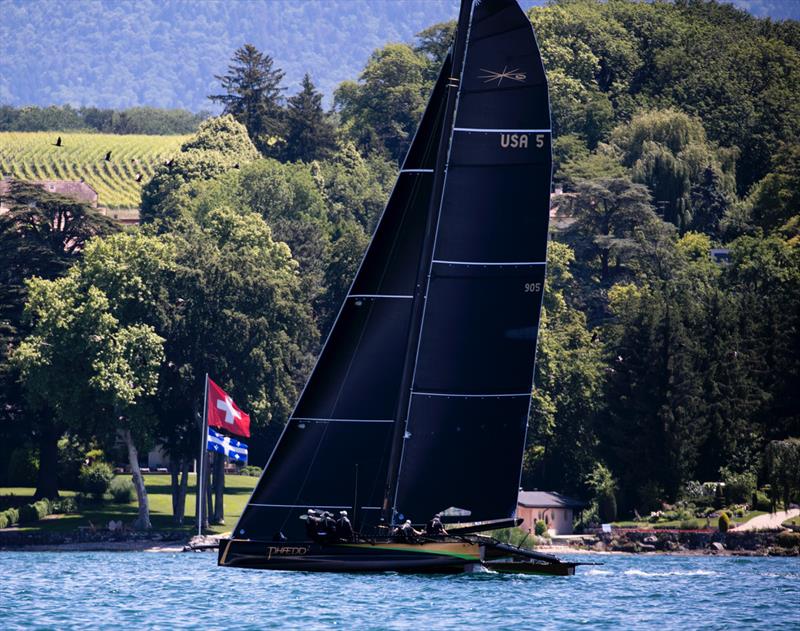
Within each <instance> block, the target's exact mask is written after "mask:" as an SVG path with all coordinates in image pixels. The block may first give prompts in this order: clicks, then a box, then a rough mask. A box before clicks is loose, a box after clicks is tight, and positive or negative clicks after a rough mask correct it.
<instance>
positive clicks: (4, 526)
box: [0, 512, 8, 529]
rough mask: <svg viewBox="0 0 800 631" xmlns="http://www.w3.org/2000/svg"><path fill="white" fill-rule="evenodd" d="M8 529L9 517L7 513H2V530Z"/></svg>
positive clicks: (0, 524)
mask: <svg viewBox="0 0 800 631" xmlns="http://www.w3.org/2000/svg"><path fill="white" fill-rule="evenodd" d="M3 528H8V517H6V514H5V512H2V513H0V529H3Z"/></svg>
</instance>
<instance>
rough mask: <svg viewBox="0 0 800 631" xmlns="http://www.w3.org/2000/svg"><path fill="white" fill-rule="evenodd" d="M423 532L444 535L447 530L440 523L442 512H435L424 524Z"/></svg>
mask: <svg viewBox="0 0 800 631" xmlns="http://www.w3.org/2000/svg"><path fill="white" fill-rule="evenodd" d="M425 534H427V535H438V536H442V535H446V534H447V531H446V530H445V529H444V524H442V514H441V513H436V514H435V515H434V516H433V518H432V519H431V520H430V521H429V522H428V523H427V525H426V526H425Z"/></svg>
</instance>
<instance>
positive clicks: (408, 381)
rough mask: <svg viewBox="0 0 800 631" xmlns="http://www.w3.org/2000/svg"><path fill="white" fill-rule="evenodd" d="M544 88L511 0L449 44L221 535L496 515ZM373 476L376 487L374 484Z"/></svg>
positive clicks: (527, 304)
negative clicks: (397, 166) (256, 470)
mask: <svg viewBox="0 0 800 631" xmlns="http://www.w3.org/2000/svg"><path fill="white" fill-rule="evenodd" d="M550 170H551V155H550V115H549V103H548V96H547V85H546V81H545V76H544V70H543V68H542V62H541V58H540V56H539V51H538V48H537V46H536V42H535V38H534V35H533V31H532V28H531V25H530V22H529V21H528V19H527V17H526V16H525V14H524V13H523V12H522V10H521V9H520V8H519V6H518V5H517V3H516V2H515V1H514V0H482V1H481V2H479V3H476V4H475V6H474V7H473V6H472V3H471V2H465V3H464V4H463V5H462V17H461V19H460V21H459V32H458V34H457V41H456V44H455V47H454V50H453V51H452V54H451V56H449V57H448V59H447V60H446V61H445V64H444V67H443V68H442V72H441V74H440V76H439V79H438V81H437V83H436V86H435V88H434V90H433V93H432V95H431V98H430V101H429V103H428V107H427V109H426V112H425V114H424V116H423V119H422V122H421V124H420V127H419V129H418V131H417V134H416V136H415V139H414V141H413V142H412V144H411V147H410V149H409V152H408V155H407V156H406V159H405V162H404V164H403V167H402V169H401V172H400V175H399V176H398V180H397V183H396V185H395V189H394V191H393V193H392V195H391V197H390V200H389V202H388V204H387V207H386V209H385V211H384V213H383V216H382V218H381V220H380V222H379V224H378V227H377V229H376V231H375V234H374V236H373V239H372V242H371V244H370V246H369V248H368V250H367V252H366V254H365V256H364V259H363V261H362V264H361V268H360V269H359V272H358V274H357V275H356V278H355V280H354V282H353V286H352V287H351V289H350V292H349V294H348V296H347V299H346V300H345V303H344V305H343V306H342V308H341V311H340V313H339V315H338V317H337V320H336V322H335V324H334V326H333V328H332V330H331V333H330V335H329V337H328V340H327V341H326V343H325V346H324V348H323V351H322V353H321V355H320V357H319V359H318V362H317V365H316V367H315V368H314V371H313V372H312V375H311V377H310V379H309V381H308V383H307V385H306V387H305V389H304V391H303V393H302V394H301V396H300V400H299V402H298V404H297V407H296V409H295V410H294V413H293V414H292V417H291V418H290V420H289V421H288V423H287V426H286V428H285V430H284V432H283V434H282V436H281V438H280V440H279V442H278V445H277V446H276V448H275V450H274V451H273V454H272V455H271V457H270V460H269V462H268V463H267V466H266V468H265V471H264V474H263V475H262V478H261V479H260V481H259V483H258V485H257V487H256V489H255V491H254V493H253V496H252V497H251V499H250V502H249V503H248V505H247V507H246V509H245V511H244V513H243V515H242V517H241V519H240V521H239V523H238V524H237V526H236V529H235V530H234V533H233V536H234V537H236V538H241V539H249V540H262V541H263V540H266V541H270V540H273V538H276V537H277V536H278V534H279V533H282V534H283V535H285V536H286V537H288V538H289V539H290V540H302V539H303V537H304V533H303V523H302V521H300V520H299V519H298V517H299V516H300V515H302V514H304V513H305V512H306V510H307V509H309V508H315V509H328V510H339V509H345V510H348V511H350V512H351V515H352V514H353V513H354V514H355V520H354V521H355V526H356V529H357V530H364V529H366V528H368V527H369V526H371V525H375V524H376V523H377V522H378V520H379V519H380V517H381V516H382V515H383V516H385V517H387V518H388V519H391V521H392V522H397V521H398V520H402V519H405V518H406V517H411V518H413V519H414V520H415V521H417V522H420V521H423V520H426V519H428V518H429V517H430V516H431V515H432V514H433V513H435V512H438V511H442V510H445V509H448V508H458V509H461V511H460V514H462V515H464V516H465V521H482V520H491V519H501V518H508V517H511V516H513V514H514V511H515V508H516V497H517V488H518V484H519V475H520V469H521V459H522V451H523V447H524V442H525V431H526V425H527V416H528V407H529V404H530V397H531V389H532V375H533V367H534V356H535V350H536V338H537V331H538V320H539V310H540V306H541V299H542V290H543V282H544V273H545V258H546V243H547V224H548V214H549V193H550ZM387 481H388V482H387Z"/></svg>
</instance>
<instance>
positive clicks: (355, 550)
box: [218, 539, 481, 573]
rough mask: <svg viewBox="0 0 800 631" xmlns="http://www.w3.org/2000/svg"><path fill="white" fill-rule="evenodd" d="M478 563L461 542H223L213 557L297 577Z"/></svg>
mask: <svg viewBox="0 0 800 631" xmlns="http://www.w3.org/2000/svg"><path fill="white" fill-rule="evenodd" d="M480 562H481V550H480V546H479V545H477V544H474V543H462V542H455V543H451V542H445V543H429V544H406V543H393V542H379V543H374V544H373V543H354V544H347V543H342V544H330V545H321V544H316V543H308V542H297V543H295V542H286V543H272V542H263V541H246V540H239V539H227V540H222V541H220V546H219V557H218V564H219V565H221V566H225V567H242V568H251V569H261V570H295V571H301V572H302V571H305V572H410V573H428V572H429V573H458V572H462V571H463V569H464V567H465V566H466V565H471V564H475V563H480Z"/></svg>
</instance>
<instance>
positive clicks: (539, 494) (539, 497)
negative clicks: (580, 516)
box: [517, 491, 586, 508]
mask: <svg viewBox="0 0 800 631" xmlns="http://www.w3.org/2000/svg"><path fill="white" fill-rule="evenodd" d="M517 504H519V505H520V506H525V507H526V508H584V507H585V506H586V502H582V501H580V500H576V499H574V498H572V497H567V496H566V495H561V493H550V492H547V491H520V492H519V495H518V496H517Z"/></svg>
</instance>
